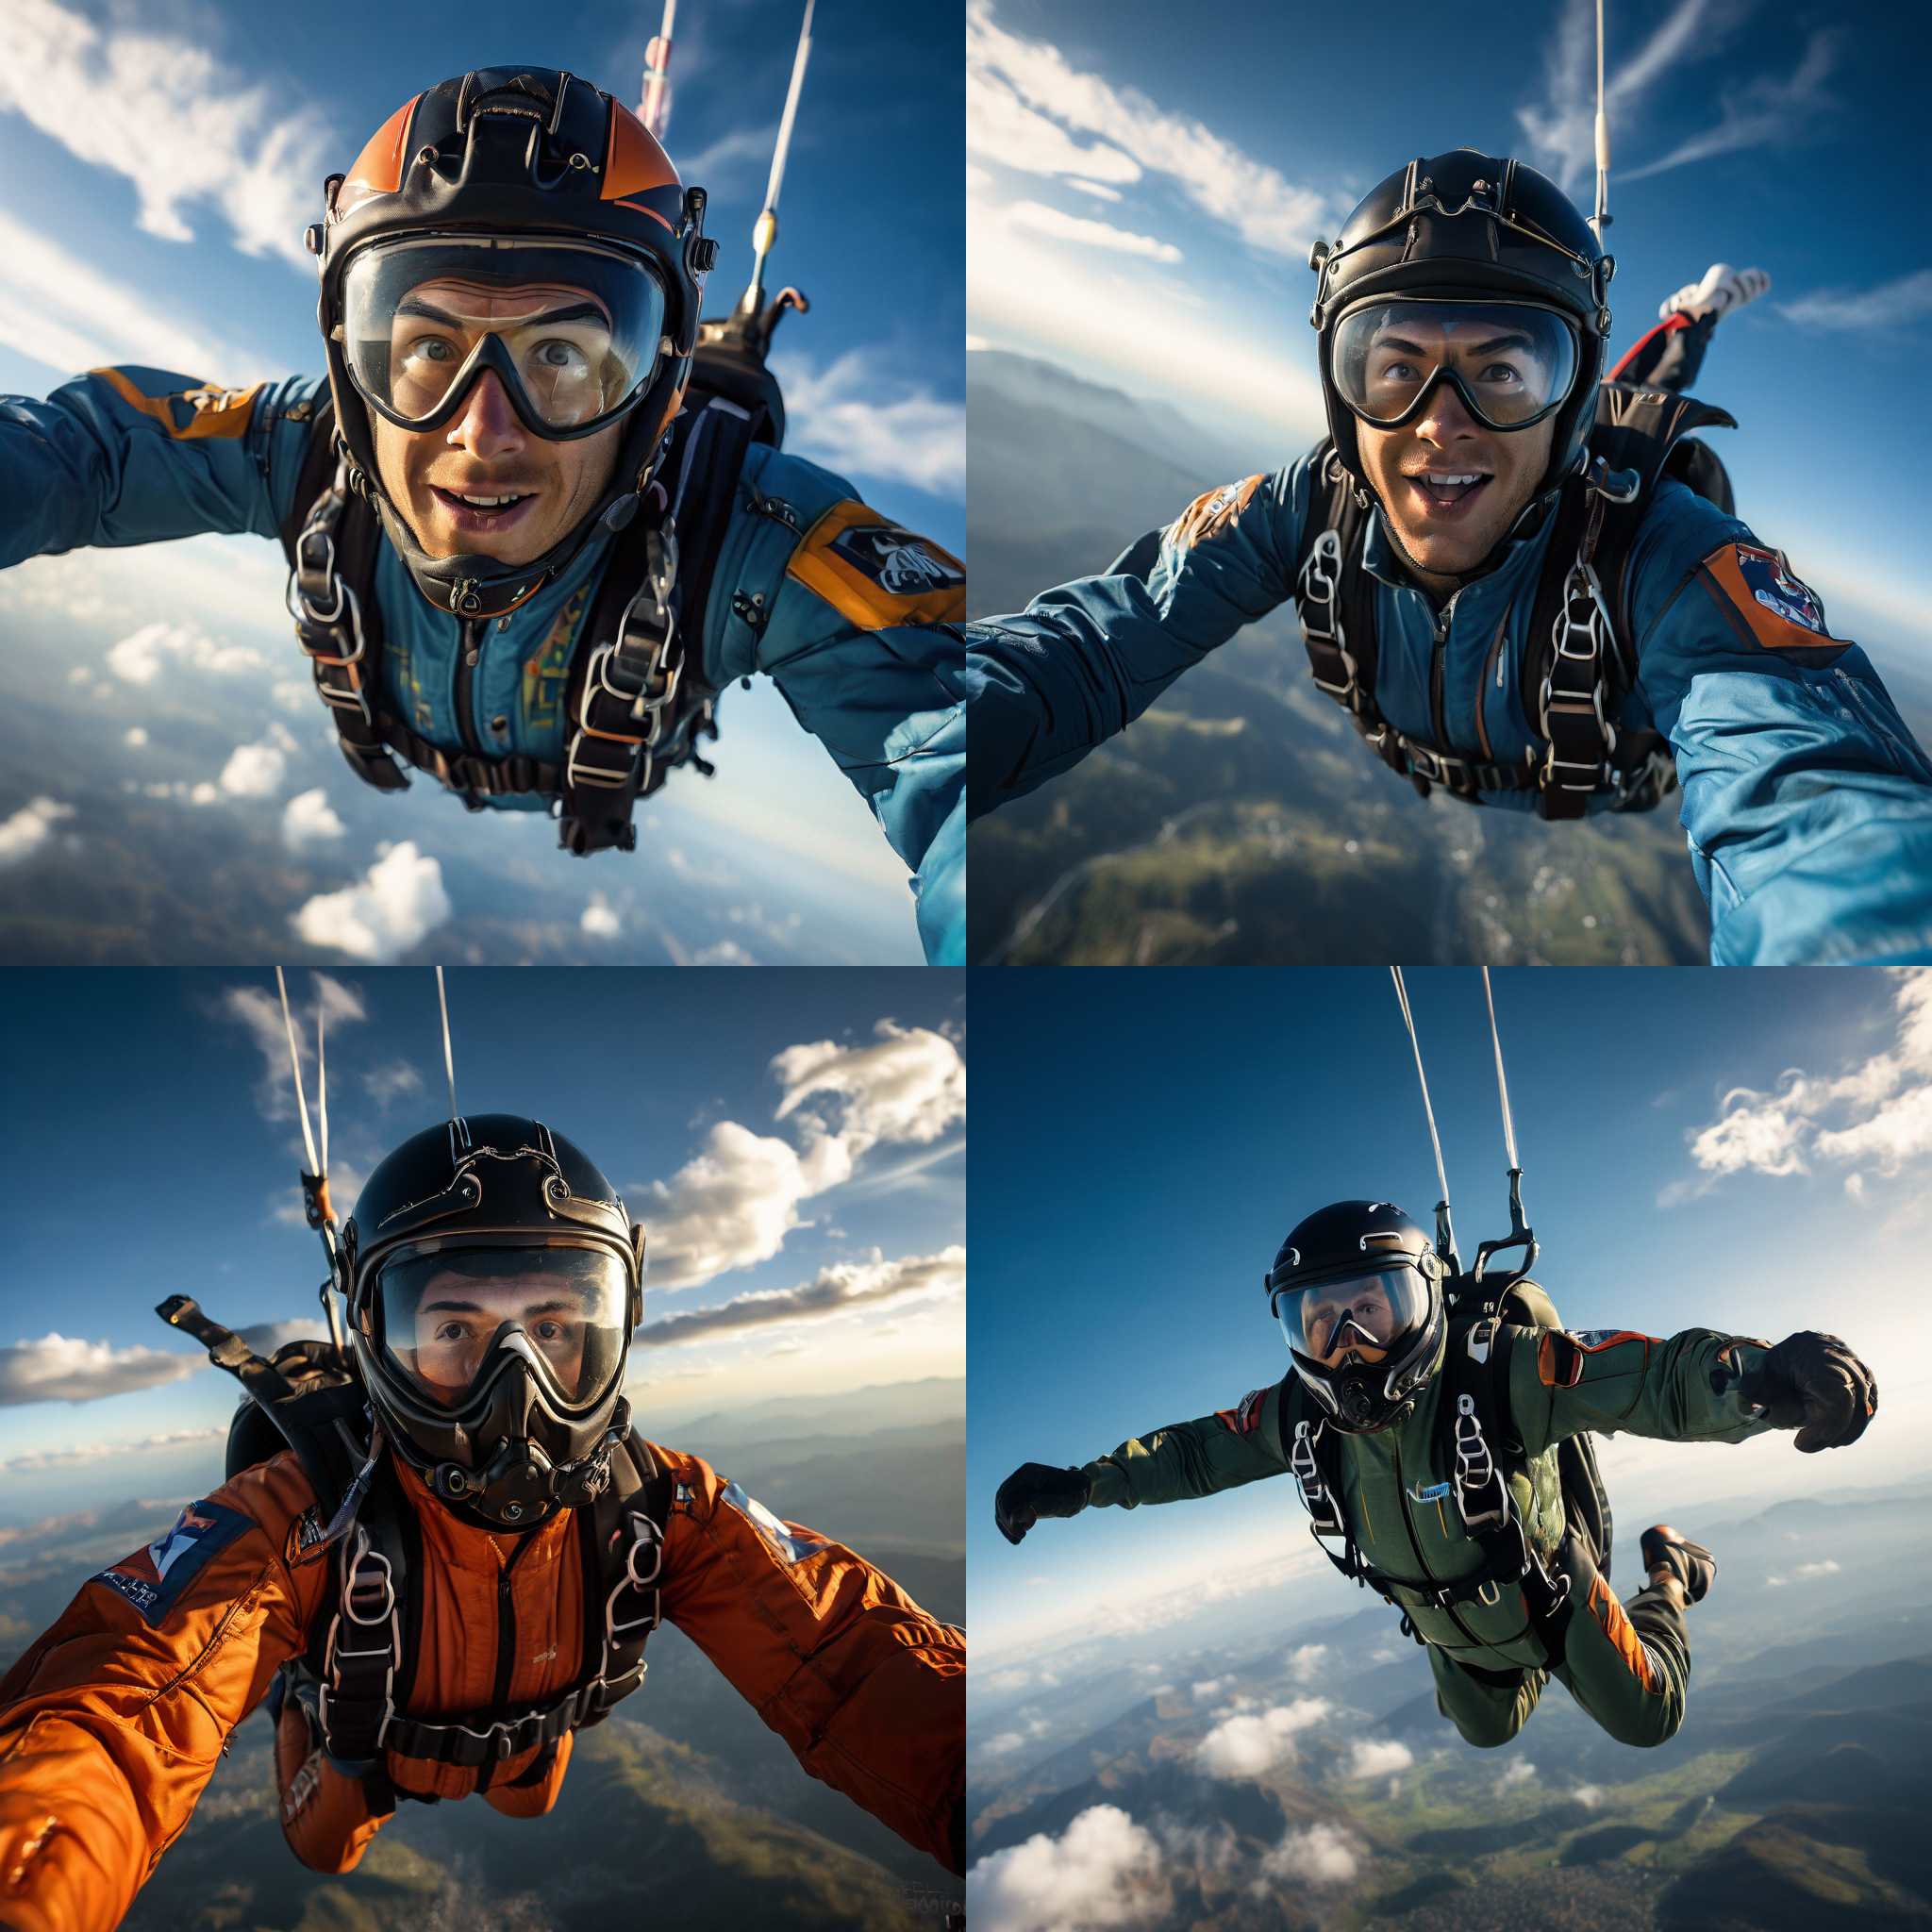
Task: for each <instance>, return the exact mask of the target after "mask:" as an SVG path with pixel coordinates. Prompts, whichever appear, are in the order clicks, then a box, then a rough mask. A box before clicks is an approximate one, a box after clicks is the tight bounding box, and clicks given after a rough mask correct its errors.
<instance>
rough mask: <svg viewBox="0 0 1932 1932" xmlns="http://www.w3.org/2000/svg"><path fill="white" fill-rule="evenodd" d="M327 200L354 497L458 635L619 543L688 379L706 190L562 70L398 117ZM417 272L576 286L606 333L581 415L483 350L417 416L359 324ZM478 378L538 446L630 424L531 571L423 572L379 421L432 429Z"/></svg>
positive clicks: (336, 374) (633, 122)
mask: <svg viewBox="0 0 1932 1932" xmlns="http://www.w3.org/2000/svg"><path fill="white" fill-rule="evenodd" d="M324 196H325V217H324V219H323V220H322V221H321V222H319V223H317V224H315V225H314V226H312V227H311V228H310V229H309V230H308V246H309V248H310V250H311V251H312V252H313V253H314V254H315V255H316V256H318V257H319V258H320V267H321V281H322V290H321V302H320V307H319V310H318V320H319V322H320V324H321V327H322V332H323V340H324V345H325V353H326V355H327V358H328V372H329V386H330V390H331V392H332V394H333V396H334V399H335V410H336V425H337V435H338V438H339V440H340V442H341V447H342V449H343V450H344V452H345V453H346V456H347V458H348V460H349V462H350V464H351V467H352V475H351V482H352V484H353V486H354V487H355V488H357V489H358V490H359V491H363V492H364V493H365V494H366V495H368V497H369V498H370V500H371V501H372V502H373V503H374V504H375V508H376V510H377V512H378V514H379V515H380V516H381V519H382V522H383V525H384V528H385V531H386V532H387V534H388V536H389V538H390V541H391V542H392V543H393V544H394V545H395V547H396V548H397V550H398V551H399V553H400V554H401V555H402V557H403V558H404V559H405V561H406V562H407V563H408V567H409V571H410V575H412V576H413V577H414V579H415V581H416V583H417V586H418V588H419V589H421V590H422V591H423V592H424V594H425V596H427V597H428V598H429V599H430V601H431V602H432V603H435V604H437V605H438V606H439V607H440V608H443V609H448V610H453V611H455V612H457V613H458V615H460V616H464V617H478V618H480V617H490V616H495V615H499V614H501V613H502V612H503V611H505V610H508V609H510V608H514V607H515V606H516V605H517V604H519V603H521V602H522V601H523V600H524V599H525V597H527V596H528V595H530V594H531V592H532V591H535V590H536V589H537V588H538V587H539V586H540V585H541V583H542V582H544V581H545V580H547V579H548V578H549V577H550V576H552V575H554V574H555V573H556V572H557V571H558V570H560V569H561V568H563V567H564V565H565V564H567V563H568V562H569V560H570V558H572V557H573V556H575V554H576V552H577V551H578V549H579V548H581V546H582V544H583V543H584V542H585V541H588V539H589V537H590V535H591V532H593V531H594V530H595V529H596V528H597V527H598V526H599V525H600V524H604V525H609V526H610V527H617V526H619V525H622V524H623V523H624V522H626V521H628V519H629V517H630V516H631V515H633V514H634V513H635V511H636V508H637V503H638V498H639V496H640V494H641V491H642V490H643V489H644V488H645V486H646V483H647V481H648V478H649V474H650V469H651V465H652V463H653V461H654V460H655V458H656V456H657V453H658V448H659V446H660V444H661V442H662V440H663V437H664V433H665V431H666V430H667V429H668V428H669V427H670V425H671V422H672V420H673V418H674V417H675V414H676V412H677V408H678V406H679V403H680V401H681V398H682V395H683V392H684V388H685V385H686V382H687V380H688V379H689V376H690V373H691V352H692V350H693V349H694V348H695V346H696V343H697V335H698V318H699V314H700V311H701V309H702V307H703V299H704V283H705V276H706V275H707V273H708V271H709V269H710V268H711V266H712V263H713V262H714V260H715V259H716V256H717V245H718V244H717V243H716V242H714V241H712V240H710V239H708V237H707V236H706V235H705V233H704V215H705V192H704V191H703V190H702V189H701V188H686V187H685V186H684V185H683V184H682V182H680V180H679V179H678V175H677V170H676V169H675V167H674V166H673V165H672V163H671V160H670V158H669V157H668V156H667V155H666V154H665V152H664V150H663V149H662V148H661V147H660V146H659V145H658V142H657V140H656V139H655V137H654V136H653V135H652V134H651V133H650V131H649V130H648V129H647V128H646V127H645V126H644V125H643V124H642V123H641V121H640V120H639V119H638V118H637V116H636V115H635V114H633V113H632V112H631V111H630V109H629V108H626V107H625V106H624V105H623V103H622V102H620V101H618V100H616V99H615V98H613V97H612V96H611V95H609V94H608V93H605V92H602V91H601V90H600V89H598V88H596V87H593V86H591V83H590V82H588V81H585V80H582V79H579V78H578V77H576V76H575V75H571V74H567V73H563V72H560V71H559V70H558V69H555V68H534V67H495V68H484V69H480V70H478V71H476V72H475V73H471V74H466V75H461V76H460V77H458V78H456V79H451V80H445V81H443V82H441V84H440V85H438V86H436V87H433V88H430V89H427V90H426V91H425V92H423V93H420V94H417V95H416V96H415V97H414V98H413V99H412V100H409V101H407V102H405V103H404V105H403V106H402V107H400V108H397V109H396V111H395V112H394V113H393V114H391V116H390V117H389V119H388V120H387V121H386V122H384V123H383V125H382V126H381V127H379V128H378V129H377V130H376V132H375V134H374V135H373V136H371V138H370V140H369V141H368V142H367V143H366V145H365V146H364V147H363V149H362V152H361V153H360V155H358V157H357V158H356V161H355V164H354V166H353V167H351V169H350V170H349V172H348V173H347V174H346V175H330V176H329V178H328V181H327V183H326V184H325V190H324ZM428 274H441V275H445V276H453V275H460V276H461V278H462V280H463V281H464V282H465V283H471V284H474V283H483V284H486V285H489V284H512V283H518V282H525V283H535V282H541V283H546V284H553V283H558V282H568V283H569V284H571V285H572V286H574V287H581V288H587V289H588V290H589V291H590V292H591V295H592V296H593V297H595V298H597V299H596V300H595V301H594V302H593V303H592V304H591V307H592V308H596V309H597V310H598V311H599V312H600V314H601V317H602V323H603V326H602V327H601V330H600V332H599V334H598V339H597V343H596V346H595V348H594V349H593V350H591V352H590V353H589V354H588V356H587V357H586V358H584V361H585V367H584V369H583V370H582V371H581V372H580V373H581V375H582V377H583V389H584V392H585V393H587V394H588V396H589V400H588V401H582V400H579V401H578V402H577V403H576V404H575V407H574V408H573V409H569V410H566V409H564V408H561V407H560V406H558V405H557V404H556V403H555V399H554V394H548V393H546V394H544V395H537V394H535V393H534V391H535V390H536V387H537V386H536V384H535V383H534V382H530V383H525V382H520V381H519V380H518V374H517V369H516V364H515V358H513V357H512V355H511V354H510V352H509V351H508V350H507V349H506V348H505V347H504V345H503V344H502V342H501V341H495V340H490V341H479V343H478V345H477V348H476V351H475V354H473V355H472V356H471V357H470V358H467V359H465V360H464V361H463V364H462V368H461V370H459V371H458V372H457V373H456V376H455V379H454V380H453V381H452V382H451V383H449V385H448V386H447V388H446V389H444V390H439V391H438V392H437V395H436V397H435V399H434V400H435V403H436V404H437V407H433V408H430V407H425V404H424V402H423V399H422V397H421V395H420V394H419V395H417V396H416V397H415V398H414V399H413V401H414V404H415V406H414V407H413V408H412V407H409V406H408V403H409V401H410V399H408V398H405V397H404V396H402V395H401V394H400V393H399V391H400V390H401V387H402V385H401V384H400V382H399V381H395V380H393V379H392V374H391V365H390V362H389V356H390V342H389V330H388V324H387V320H386V319H383V320H381V321H380V322H379V324H378V325H376V326H374V327H371V326H366V325H363V324H364V317H363V315H362V314H361V312H360V310H362V309H374V310H375V312H376V313H377V314H378V316H380V314H381V305H382V303H383V301H385V300H387V301H388V302H390V303H391V307H392V306H393V304H394V302H395V300H396V298H397V292H398V291H404V290H406V289H407V287H408V283H409V281H410V279H411V277H412V276H413V277H418V278H420V277H421V276H423V275H428ZM371 291H375V292H374V293H372V292H371ZM358 305H359V308H358ZM613 318H614V321H613ZM486 363H487V364H488V366H490V367H491V368H493V369H495V370H496V371H497V372H498V374H499V375H501V376H502V377H503V378H504V382H505V387H506V389H507V390H508V391H509V393H510V397H511V400H512V402H513V403H514V404H515V406H516V408H517V411H518V413H519V415H520V416H522V417H523V418H524V420H525V424H526V425H527V426H528V427H529V428H530V429H532V430H533V431H534V432H535V433H537V434H539V435H541V436H545V437H554V438H559V439H562V438H570V437H575V436H581V435H588V434H591V433H592V432H593V431H596V430H598V429H602V428H605V427H607V426H608V425H610V424H612V423H615V422H617V421H619V420H624V421H625V422H626V423H627V425H628V427H627V429H626V432H625V437H624V439H623V441H622V443H621V445H620V449H619V454H618V459H617V463H616V467H615V469H614V472H613V475H612V478H611V482H610V485H609V488H608V490H607V491H606V492H605V494H604V496H603V498H602V499H601V500H600V501H599V503H598V504H597V505H596V506H595V508H593V509H592V511H591V513H590V514H589V515H588V516H587V517H586V518H585V519H584V521H583V522H582V523H581V524H580V525H578V526H577V527H576V529H575V530H573V531H571V532H570V533H568V534H567V535H566V536H565V537H564V538H563V539H562V540H561V541H559V542H558V544H557V545H556V546H555V547H554V548H553V549H552V550H551V551H549V552H547V553H546V554H545V555H544V556H543V557H541V558H537V559H535V560H534V561H533V562H530V563H525V564H515V565H511V564H504V563H500V562H498V561H496V560H495V559H492V558H483V557H469V556H459V557H456V558H429V557H426V556H425V555H424V554H423V553H422V552H421V551H420V549H419V548H418V546H417V545H416V542H415V539H414V537H413V534H412V533H411V532H410V530H409V528H408V525H407V524H406V523H405V522H404V520H403V519H402V518H401V517H400V516H399V515H398V514H397V513H396V510H395V508H394V506H392V505H391V504H390V503H389V502H388V501H387V499H386V498H385V496H384V494H383V491H382V488H381V484H380V480H379V477H378V475H377V471H376V465H375V434H374V425H373V423H372V420H371V419H372V414H373V413H374V414H380V415H382V416H385V417H387V418H388V419H389V420H391V422H394V423H398V424H401V425H404V426H406V427H410V428H418V429H421V428H429V427H434V426H435V425H438V424H439V423H441V422H442V421H445V420H447V418H448V417H449V415H450V414H451V413H453V411H454V408H455V407H456V405H457V404H458V401H459V400H460V398H461V395H462V394H463V393H465V392H466V391H467V390H468V389H469V387H470V382H471V380H472V379H473V378H474V376H475V375H476V374H477V373H479V372H480V370H481V368H482V367H483V366H484V365H485V364H486ZM472 364H475V367H474V368H473V367H472ZM543 373H544V374H545V375H546V376H547V375H550V374H552V372H550V371H549V370H547V369H546V370H545V371H544V372H543Z"/></svg>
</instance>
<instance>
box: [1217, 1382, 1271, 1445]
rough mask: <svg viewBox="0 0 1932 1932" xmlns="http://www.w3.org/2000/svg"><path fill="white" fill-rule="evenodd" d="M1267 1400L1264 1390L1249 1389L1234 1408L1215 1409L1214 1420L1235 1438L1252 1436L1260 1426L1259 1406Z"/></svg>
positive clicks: (1266, 1393)
mask: <svg viewBox="0 0 1932 1932" xmlns="http://www.w3.org/2000/svg"><path fill="white" fill-rule="evenodd" d="M1267 1400H1268V1391H1267V1390H1265V1389H1250V1390H1249V1391H1248V1392H1247V1393H1246V1394H1245V1395H1243V1396H1242V1397H1241V1403H1240V1406H1239V1407H1234V1408H1217V1409H1216V1410H1215V1411H1214V1420H1215V1421H1216V1422H1218V1423H1219V1424H1221V1426H1222V1427H1223V1428H1224V1429H1226V1430H1228V1431H1230V1432H1231V1433H1232V1434H1234V1435H1237V1436H1252V1435H1253V1434H1254V1433H1255V1431H1256V1430H1257V1429H1258V1428H1259V1427H1260V1426H1261V1405H1262V1404H1263V1403H1264V1402H1266V1401H1267Z"/></svg>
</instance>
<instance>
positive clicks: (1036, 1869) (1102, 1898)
mask: <svg viewBox="0 0 1932 1932" xmlns="http://www.w3.org/2000/svg"><path fill="white" fill-rule="evenodd" d="M1161 1864H1162V1861H1161V1854H1160V1847H1159V1846H1158V1844H1157V1843H1156V1841H1155V1840H1154V1837H1153V1834H1152V1833H1151V1832H1149V1831H1147V1830H1145V1829H1144V1828H1143V1827H1142V1826H1141V1825H1138V1824H1135V1823H1134V1821H1133V1819H1132V1818H1130V1817H1129V1816H1128V1815H1127V1813H1126V1812H1124V1811H1123V1810H1122V1809H1121V1808H1120V1807H1118V1806H1116V1805H1094V1806H1091V1807H1089V1808H1088V1809H1087V1810H1085V1811H1083V1812H1081V1813H1080V1815H1079V1816H1078V1817H1077V1818H1075V1819H1074V1822H1073V1823H1072V1824H1070V1825H1068V1826H1067V1828H1066V1830H1065V1832H1064V1833H1063V1834H1062V1835H1061V1836H1060V1837H1058V1839H1055V1838H1050V1837H1048V1836H1047V1835H1046V1834H1045V1833H1044V1832H1041V1833H1038V1834H1036V1835H1035V1836H1034V1837H1032V1838H1029V1839H1028V1840H1026V1841H1025V1842H1024V1844H1017V1845H1008V1847H1007V1848H1006V1849H1005V1850H1004V1851H999V1852H995V1853H993V1854H992V1856H991V1857H987V1858H982V1859H980V1860H979V1862H978V1863H977V1864H976V1865H974V1867H973V1868H972V1870H971V1871H969V1872H968V1873H967V1874H966V1916H967V1919H968V1921H969V1922H970V1924H972V1925H973V1927H974V1932H1103V1928H1107V1927H1111V1926H1127V1925H1139V1924H1147V1923H1149V1922H1150V1921H1152V1920H1155V1919H1158V1918H1159V1917H1160V1916H1161V1915H1162V1914H1163V1913H1164V1912H1165V1911H1166V1909H1167V1907H1168V1904H1169V1894H1168V1888H1167V1885H1166V1883H1165V1880H1164V1878H1163V1876H1162V1870H1161Z"/></svg>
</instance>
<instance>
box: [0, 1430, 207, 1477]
mask: <svg viewBox="0 0 1932 1932" xmlns="http://www.w3.org/2000/svg"><path fill="white" fill-rule="evenodd" d="M227 1434H228V1430H227V1425H226V1424H222V1425H221V1426H219V1427H217V1428H210V1429H169V1430H166V1431H165V1432H164V1433H162V1434H160V1435H158V1436H144V1437H142V1440H141V1441H138V1442H95V1441H87V1442H76V1443H75V1445H74V1446H73V1447H72V1448H66V1449H30V1450H27V1451H25V1453H23V1454H22V1455H19V1456H9V1457H8V1458H7V1460H6V1461H5V1462H0V1475H43V1474H46V1472H47V1471H49V1470H54V1469H75V1468H77V1467H79V1466H80V1465H82V1464H84V1463H89V1462H103V1461H105V1460H107V1459H108V1457H115V1458H116V1459H117V1460H118V1459H120V1458H122V1457H127V1458H129V1459H134V1458H138V1457H145V1456H152V1455H156V1454H162V1455H165V1454H166V1453H167V1452H168V1451H169V1450H171V1449H184V1448H187V1447H189V1446H190V1445H191V1444H200V1443H206V1442H219V1441H226V1439H227Z"/></svg>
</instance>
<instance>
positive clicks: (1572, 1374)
mask: <svg viewBox="0 0 1932 1932" xmlns="http://www.w3.org/2000/svg"><path fill="white" fill-rule="evenodd" d="M1536 1373H1537V1379H1538V1380H1539V1381H1541V1383H1542V1385H1543V1387H1544V1388H1545V1389H1574V1388H1575V1386H1576V1385H1577V1383H1578V1382H1580V1381H1581V1380H1582V1379H1583V1351H1582V1349H1581V1348H1580V1347H1579V1346H1578V1345H1577V1340H1576V1338H1575V1337H1574V1336H1572V1335H1566V1334H1564V1333H1563V1331H1562V1330H1561V1329H1560V1328H1545V1329H1544V1330H1543V1333H1542V1338H1541V1341H1538V1343H1537V1348H1536Z"/></svg>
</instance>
